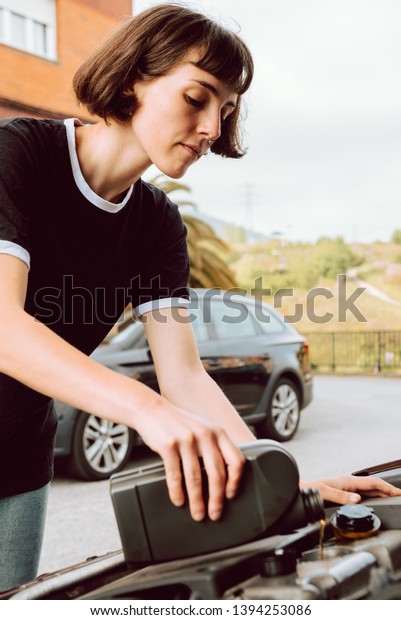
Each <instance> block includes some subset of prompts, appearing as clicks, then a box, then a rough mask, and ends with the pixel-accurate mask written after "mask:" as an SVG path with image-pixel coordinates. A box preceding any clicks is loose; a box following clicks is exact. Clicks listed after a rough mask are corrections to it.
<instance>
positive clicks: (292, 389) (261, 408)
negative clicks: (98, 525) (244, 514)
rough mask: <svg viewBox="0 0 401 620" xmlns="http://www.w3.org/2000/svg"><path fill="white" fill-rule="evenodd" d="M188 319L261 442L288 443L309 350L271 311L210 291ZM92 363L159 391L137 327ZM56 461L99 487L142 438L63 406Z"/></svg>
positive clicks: (305, 384)
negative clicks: (61, 460) (66, 462)
mask: <svg viewBox="0 0 401 620" xmlns="http://www.w3.org/2000/svg"><path fill="white" fill-rule="evenodd" d="M190 319H191V322H192V325H193V329H194V333H195V337H196V341H197V345H198V350H199V354H200V357H201V359H202V362H203V365H204V367H205V369H206V371H207V372H208V373H209V375H210V376H211V377H212V378H213V379H214V380H215V381H216V383H217V384H218V385H219V386H220V387H221V389H222V390H223V392H224V393H225V394H226V396H227V397H228V399H229V400H230V401H231V403H232V404H233V405H234V407H235V408H236V409H237V411H238V412H239V413H240V415H241V416H242V417H243V418H244V420H245V421H246V423H247V424H248V425H249V426H250V427H252V429H253V430H254V431H255V433H256V435H257V436H258V437H259V438H270V439H275V440H276V441H287V440H289V439H291V438H292V437H293V436H294V434H295V432H296V431H297V428H298V424H299V420H300V412H301V410H302V409H304V408H305V407H306V406H307V405H308V404H309V403H310V402H311V399H312V385H313V380H312V375H311V371H310V363H309V350H308V344H307V342H306V340H305V338H304V337H303V336H301V335H300V334H299V333H298V332H297V331H296V330H295V329H294V327H293V326H292V325H290V324H287V323H285V322H284V320H283V317H282V316H281V315H280V314H279V313H278V312H276V311H275V310H274V309H273V308H272V307H271V306H269V305H267V304H265V303H263V302H261V301H259V300H257V299H255V298H252V297H247V296H242V295H238V294H233V293H232V292H230V291H225V292H223V291H218V290H215V289H207V290H206V289H205V290H203V289H193V290H192V291H191V305H190ZM92 357H93V358H94V359H96V360H97V361H98V362H100V363H102V364H104V365H105V366H107V367H109V368H112V369H114V370H115V371H117V372H119V373H121V374H124V375H126V376H128V377H132V378H133V379H137V380H139V381H141V382H143V383H145V384H146V385H148V386H149V387H151V388H152V389H154V390H156V391H158V390H159V388H158V383H157V378H156V373H155V369H154V365H153V362H152V356H151V353H150V350H149V347H148V343H147V340H146V336H145V332H144V329H143V325H142V323H141V322H137V323H133V324H131V325H129V326H128V327H126V328H125V329H124V330H123V331H121V332H120V333H118V334H117V335H116V336H115V337H114V338H112V339H111V340H110V341H109V342H108V343H107V344H103V345H101V346H100V347H98V349H96V351H95V352H94V353H93V355H92ZM56 409H57V412H58V415H59V429H58V433H57V443H56V456H59V457H61V456H62V457H68V460H69V467H70V470H71V472H72V473H73V475H75V476H77V477H79V478H82V479H86V480H101V479H104V478H108V477H110V475H111V474H113V473H115V472H117V471H119V470H120V469H122V468H123V467H124V465H125V464H126V462H127V461H128V459H129V457H130V454H131V451H132V448H133V447H134V446H135V445H138V444H139V443H141V438H140V437H139V436H138V435H137V434H136V433H135V432H134V431H132V430H130V429H128V428H127V427H126V426H124V425H121V424H115V423H112V422H110V421H107V420H103V419H101V418H98V417H96V416H94V415H90V414H88V413H86V412H84V411H79V410H77V409H76V408H74V407H70V406H67V405H65V404H62V403H56Z"/></svg>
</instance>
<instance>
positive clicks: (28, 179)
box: [0, 118, 189, 497]
mask: <svg viewBox="0 0 401 620" xmlns="http://www.w3.org/2000/svg"><path fill="white" fill-rule="evenodd" d="M0 253H6V254H11V255H14V256H16V257H18V258H20V259H21V260H23V261H24V262H26V263H27V265H28V266H29V275H28V290H27V297H26V304H25V309H26V311H27V312H29V314H31V315H32V316H34V317H35V318H36V319H37V320H39V321H41V322H42V323H45V324H46V325H48V327H49V328H50V329H52V330H53V331H54V332H55V333H57V334H58V335H59V336H61V337H62V338H63V339H64V340H66V341H67V342H69V343H71V344H72V345H73V346H75V347H76V348H78V349H79V350H81V351H83V352H84V353H86V354H90V353H91V352H92V351H93V350H94V349H95V348H96V346H97V345H98V344H99V343H100V342H101V341H102V340H103V339H104V337H105V336H106V335H107V333H108V332H109V331H110V329H111V327H112V326H113V325H114V324H115V323H116V321H117V320H118V318H119V317H120V316H121V314H122V312H123V310H124V308H125V307H126V305H127V304H128V303H129V302H131V303H132V305H133V307H134V308H135V309H136V311H137V313H138V314H141V313H143V312H146V311H147V310H150V309H152V308H155V307H159V306H178V305H182V302H183V299H185V298H187V297H188V291H187V288H186V287H187V282H188V278H189V261H188V254H187V245H186V229H185V226H184V224H183V222H182V219H181V216H180V214H179V211H178V208H177V206H176V205H174V204H173V203H172V202H171V201H170V200H169V199H168V198H167V196H166V195H165V194H164V193H163V192H161V191H160V190H158V189H157V188H155V187H153V186H152V185H149V184H147V183H145V182H144V181H142V180H138V181H137V182H136V183H135V184H134V185H133V186H132V187H131V188H130V189H129V190H128V191H127V194H126V195H125V197H124V199H123V201H122V202H121V203H120V204H114V203H110V202H108V201H106V200H104V199H102V198H100V197H99V196H97V195H96V194H95V193H94V192H93V191H92V189H91V188H90V187H89V185H88V184H87V183H86V181H85V179H84V177H83V176H82V173H81V171H80V168H79V163H78V158H77V155H76V152H75V130H74V120H73V119H68V120H67V121H64V122H63V121H55V120H38V119H28V118H18V119H4V120H1V121H0ZM0 277H1V275H0ZM27 346H28V344H27ZM56 427H57V416H56V415H55V412H54V409H53V406H52V402H51V400H50V399H49V398H48V397H46V396H44V395H42V394H39V393H38V392H35V391H34V390H31V389H30V388H28V387H26V386H24V385H22V384H21V383H19V382H18V381H16V380H14V379H12V378H11V377H8V376H6V375H4V374H1V373H0V497H4V496H7V495H13V494H16V493H22V492H26V491H30V490H34V489H36V488H39V487H41V486H42V485H43V484H46V483H47V482H48V481H49V480H50V479H51V477H52V473H53V444H54V436H55V432H56Z"/></svg>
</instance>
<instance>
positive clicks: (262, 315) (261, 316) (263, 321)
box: [252, 304, 284, 334]
mask: <svg viewBox="0 0 401 620" xmlns="http://www.w3.org/2000/svg"><path fill="white" fill-rule="evenodd" d="M252 314H253V315H254V316H255V319H256V321H257V322H258V325H259V327H260V329H261V330H262V331H263V333H264V334H278V333H280V332H282V331H283V330H284V325H283V322H282V321H281V320H280V319H279V318H277V317H276V316H275V315H274V314H272V313H271V312H269V308H268V306H266V304H263V305H261V304H255V306H254V308H253V309H252Z"/></svg>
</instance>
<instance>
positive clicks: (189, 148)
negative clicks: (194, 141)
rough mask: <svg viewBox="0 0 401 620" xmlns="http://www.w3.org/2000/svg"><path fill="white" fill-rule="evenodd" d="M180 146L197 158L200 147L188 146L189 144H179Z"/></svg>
mask: <svg viewBox="0 0 401 620" xmlns="http://www.w3.org/2000/svg"><path fill="white" fill-rule="evenodd" d="M181 146H182V147H183V148H184V149H185V150H186V152H187V153H188V155H190V156H191V157H192V158H193V159H199V157H200V156H201V151H200V149H198V147H195V146H190V145H189V144H181Z"/></svg>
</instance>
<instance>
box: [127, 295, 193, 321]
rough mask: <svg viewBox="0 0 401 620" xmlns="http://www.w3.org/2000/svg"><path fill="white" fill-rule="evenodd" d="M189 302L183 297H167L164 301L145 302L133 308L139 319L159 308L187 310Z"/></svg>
mask: <svg viewBox="0 0 401 620" xmlns="http://www.w3.org/2000/svg"><path fill="white" fill-rule="evenodd" d="M190 303H191V302H190V300H189V299H186V298H185V297H168V298H165V299H153V300H152V301H147V302H145V303H144V304H139V306H137V307H136V308H135V313H136V315H137V317H138V318H139V317H141V316H142V315H143V314H145V312H152V310H160V309H161V308H188V307H189V305H190Z"/></svg>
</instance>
